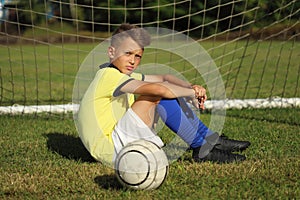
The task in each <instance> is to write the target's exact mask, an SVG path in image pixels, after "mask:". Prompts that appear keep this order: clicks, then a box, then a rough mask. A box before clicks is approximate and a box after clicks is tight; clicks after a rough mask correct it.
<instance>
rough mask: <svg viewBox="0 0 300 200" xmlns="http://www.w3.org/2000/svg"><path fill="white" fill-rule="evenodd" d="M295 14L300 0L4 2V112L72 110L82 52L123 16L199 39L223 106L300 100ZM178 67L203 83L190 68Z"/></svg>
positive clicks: (0, 88) (0, 9)
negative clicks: (217, 78)
mask: <svg viewBox="0 0 300 200" xmlns="http://www.w3.org/2000/svg"><path fill="white" fill-rule="evenodd" d="M299 18H300V2H299V1H298V0H292V1H287V0H275V1H272V2H269V1H266V0H259V1H252V0H246V1H244V0H214V1H212V0H209V1H208V0H204V1H196V0H155V1H147V0H140V1H128V0H125V1H124V0H123V1H120V0H107V1H101V2H99V1H95V0H70V1H67V0H60V1H56V0H48V1H46V0H29V1H28V0H26V1H25V0H14V1H13V0H1V1H0V49H1V51H0V52H1V54H0V56H1V59H0V106H1V112H2V113H3V112H4V113H6V112H9V113H11V112H15V111H14V110H15V109H16V108H17V107H19V108H18V109H19V110H17V111H16V112H20V113H26V112H27V110H32V109H33V110H34V111H33V112H39V111H40V110H39V109H42V108H43V109H44V110H45V111H46V112H50V113H52V112H56V107H55V106H56V105H59V106H60V107H58V109H57V110H59V112H62V111H61V109H62V110H63V111H68V110H69V109H71V107H69V105H68V104H70V103H71V102H72V89H73V84H74V80H75V77H76V73H77V71H78V69H79V67H80V65H81V63H82V62H83V60H84V58H85V57H86V56H87V55H88V53H89V52H90V51H91V50H92V49H93V48H94V47H95V46H96V45H98V44H99V43H100V42H101V41H103V40H105V39H106V38H107V37H110V36H111V33H112V31H113V30H114V29H115V28H116V27H118V26H119V25H120V24H121V23H124V22H127V23H132V24H137V25H139V26H141V27H158V28H167V29H171V30H175V31H178V32H180V33H183V34H186V35H187V36H189V37H191V38H193V39H195V40H196V41H198V42H199V43H200V44H201V45H202V46H203V48H205V49H206V51H207V52H208V53H209V54H210V56H211V57H212V58H213V60H214V61H215V63H216V66H218V70H219V71H220V73H221V75H222V79H223V81H224V85H225V89H226V96H227V98H228V107H238V108H240V107H242V108H244V107H246V108H247V107H274V106H275V105H276V107H283V106H285V105H287V106H299V103H298V97H299V96H300V89H299V84H300V83H299V77H300V62H299V54H300V43H299V38H300V22H299ZM195 56H197V52H195ZM165 59H166V60H165V61H164V62H165V63H168V64H169V65H170V66H172V67H174V68H176V67H178V66H177V65H179V64H180V65H182V62H178V60H174V59H173V58H172V56H166V58H165ZM176 63H177V65H176ZM178 70H180V73H182V75H184V76H185V77H188V78H187V79H188V80H189V81H190V82H192V83H197V84H201V83H203V81H202V80H201V77H198V75H191V74H190V73H192V72H190V69H189V68H188V67H186V68H185V67H182V66H180V67H179V68H178ZM250 100H251V101H250ZM252 100H253V102H256V103H252ZM273 100H274V101H273ZM240 101H241V102H243V103H242V104H240V103H239V102H240ZM262 102H269V104H268V106H266V105H265V104H264V103H262ZM272 102H280V103H272ZM262 104H263V105H265V106H262ZM207 105H208V107H209V103H208V104H207ZM229 105H231V106H229ZM254 105H255V106H254ZM30 106H31V107H30ZM32 106H33V107H32ZM45 106H46V108H45ZM26 109H27V110H26Z"/></svg>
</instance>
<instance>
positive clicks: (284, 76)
mask: <svg viewBox="0 0 300 200" xmlns="http://www.w3.org/2000/svg"><path fill="white" fill-rule="evenodd" d="M95 45H97V44H96V43H94V44H91V43H83V44H51V45H44V44H36V45H29V44H27V45H25V44H23V45H8V46H7V45H0V52H1V54H0V66H1V68H0V104H1V105H11V104H15V103H17V104H49V103H55V104H57V103H69V102H71V101H72V89H73V83H74V79H75V77H76V73H77V70H78V68H79V67H80V64H81V63H82V61H83V60H84V58H85V57H86V56H87V55H88V53H89V52H90V51H91V50H92V49H93V47H94V46H95ZM201 45H202V46H203V47H204V48H205V49H206V50H207V51H208V53H209V54H210V55H211V57H212V58H213V60H214V61H215V63H216V65H217V67H218V69H219V71H220V73H221V74H222V78H223V81H224V84H225V86H226V94H227V96H228V97H229V98H267V97H270V96H272V97H273V96H281V97H298V96H299V92H300V91H299V84H300V83H299V74H300V69H299V61H298V60H299V59H298V56H299V52H300V50H299V47H300V43H299V42H292V41H288V42H287V41H285V42H281V41H272V42H271V41H270V42H269V41H264V42H254V41H249V43H246V41H238V42H220V41H219V42H214V41H206V42H202V43H201ZM156 58H157V60H156V61H158V62H159V63H160V64H163V63H168V62H170V61H172V62H173V63H169V65H170V66H171V67H173V68H175V69H176V70H177V71H179V72H181V73H182V74H183V75H184V76H185V77H186V78H187V79H188V80H190V81H192V82H193V83H200V84H202V83H203V81H202V80H201V77H200V75H199V74H196V71H195V70H189V69H190V66H188V64H186V63H185V62H184V61H180V60H178V59H176V56H170V54H169V53H167V54H164V55H162V54H159V55H158V56H157V55H156V56H154V57H153V56H152V57H151V56H150V57H146V56H145V57H144V59H145V61H146V62H149V61H152V60H153V61H155V59H156ZM170 58H171V60H170ZM106 60H107V59H106V58H103V62H105V61H106Z"/></svg>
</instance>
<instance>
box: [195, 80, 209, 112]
mask: <svg viewBox="0 0 300 200" xmlns="http://www.w3.org/2000/svg"><path fill="white" fill-rule="evenodd" d="M192 88H193V89H194V91H195V99H197V100H198V106H197V108H199V109H202V110H204V109H205V107H204V102H205V101H206V99H207V96H206V89H205V88H204V87H202V86H200V85H193V86H192Z"/></svg>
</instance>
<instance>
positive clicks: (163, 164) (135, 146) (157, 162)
mask: <svg viewBox="0 0 300 200" xmlns="http://www.w3.org/2000/svg"><path fill="white" fill-rule="evenodd" d="M168 171H169V162H168V158H167V156H166V154H165V152H164V151H163V150H162V149H161V148H160V147H158V146H157V145H156V144H154V143H152V142H149V141H146V140H137V141H134V142H131V143H129V144H127V145H126V146H124V147H123V148H122V149H121V151H120V152H119V153H118V155H117V156H116V161H115V172H116V176H117V179H118V180H119V182H120V183H121V184H122V185H123V186H125V187H127V188H131V189H136V190H152V189H156V188H158V187H159V186H161V184H162V183H163V182H164V180H165V179H166V177H167V174H168Z"/></svg>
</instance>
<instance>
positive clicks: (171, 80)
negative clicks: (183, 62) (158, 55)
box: [145, 74, 192, 88]
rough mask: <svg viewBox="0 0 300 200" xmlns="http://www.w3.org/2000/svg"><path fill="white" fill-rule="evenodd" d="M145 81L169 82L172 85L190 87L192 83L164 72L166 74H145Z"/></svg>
mask: <svg viewBox="0 0 300 200" xmlns="http://www.w3.org/2000/svg"><path fill="white" fill-rule="evenodd" d="M145 81H147V82H152V83H155V82H156V83H157V82H165V81H166V82H169V83H172V84H174V85H178V86H182V87H186V88H192V84H191V83H189V82H187V81H184V80H181V79H179V78H177V77H176V76H173V75H170V74H166V75H145Z"/></svg>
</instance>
